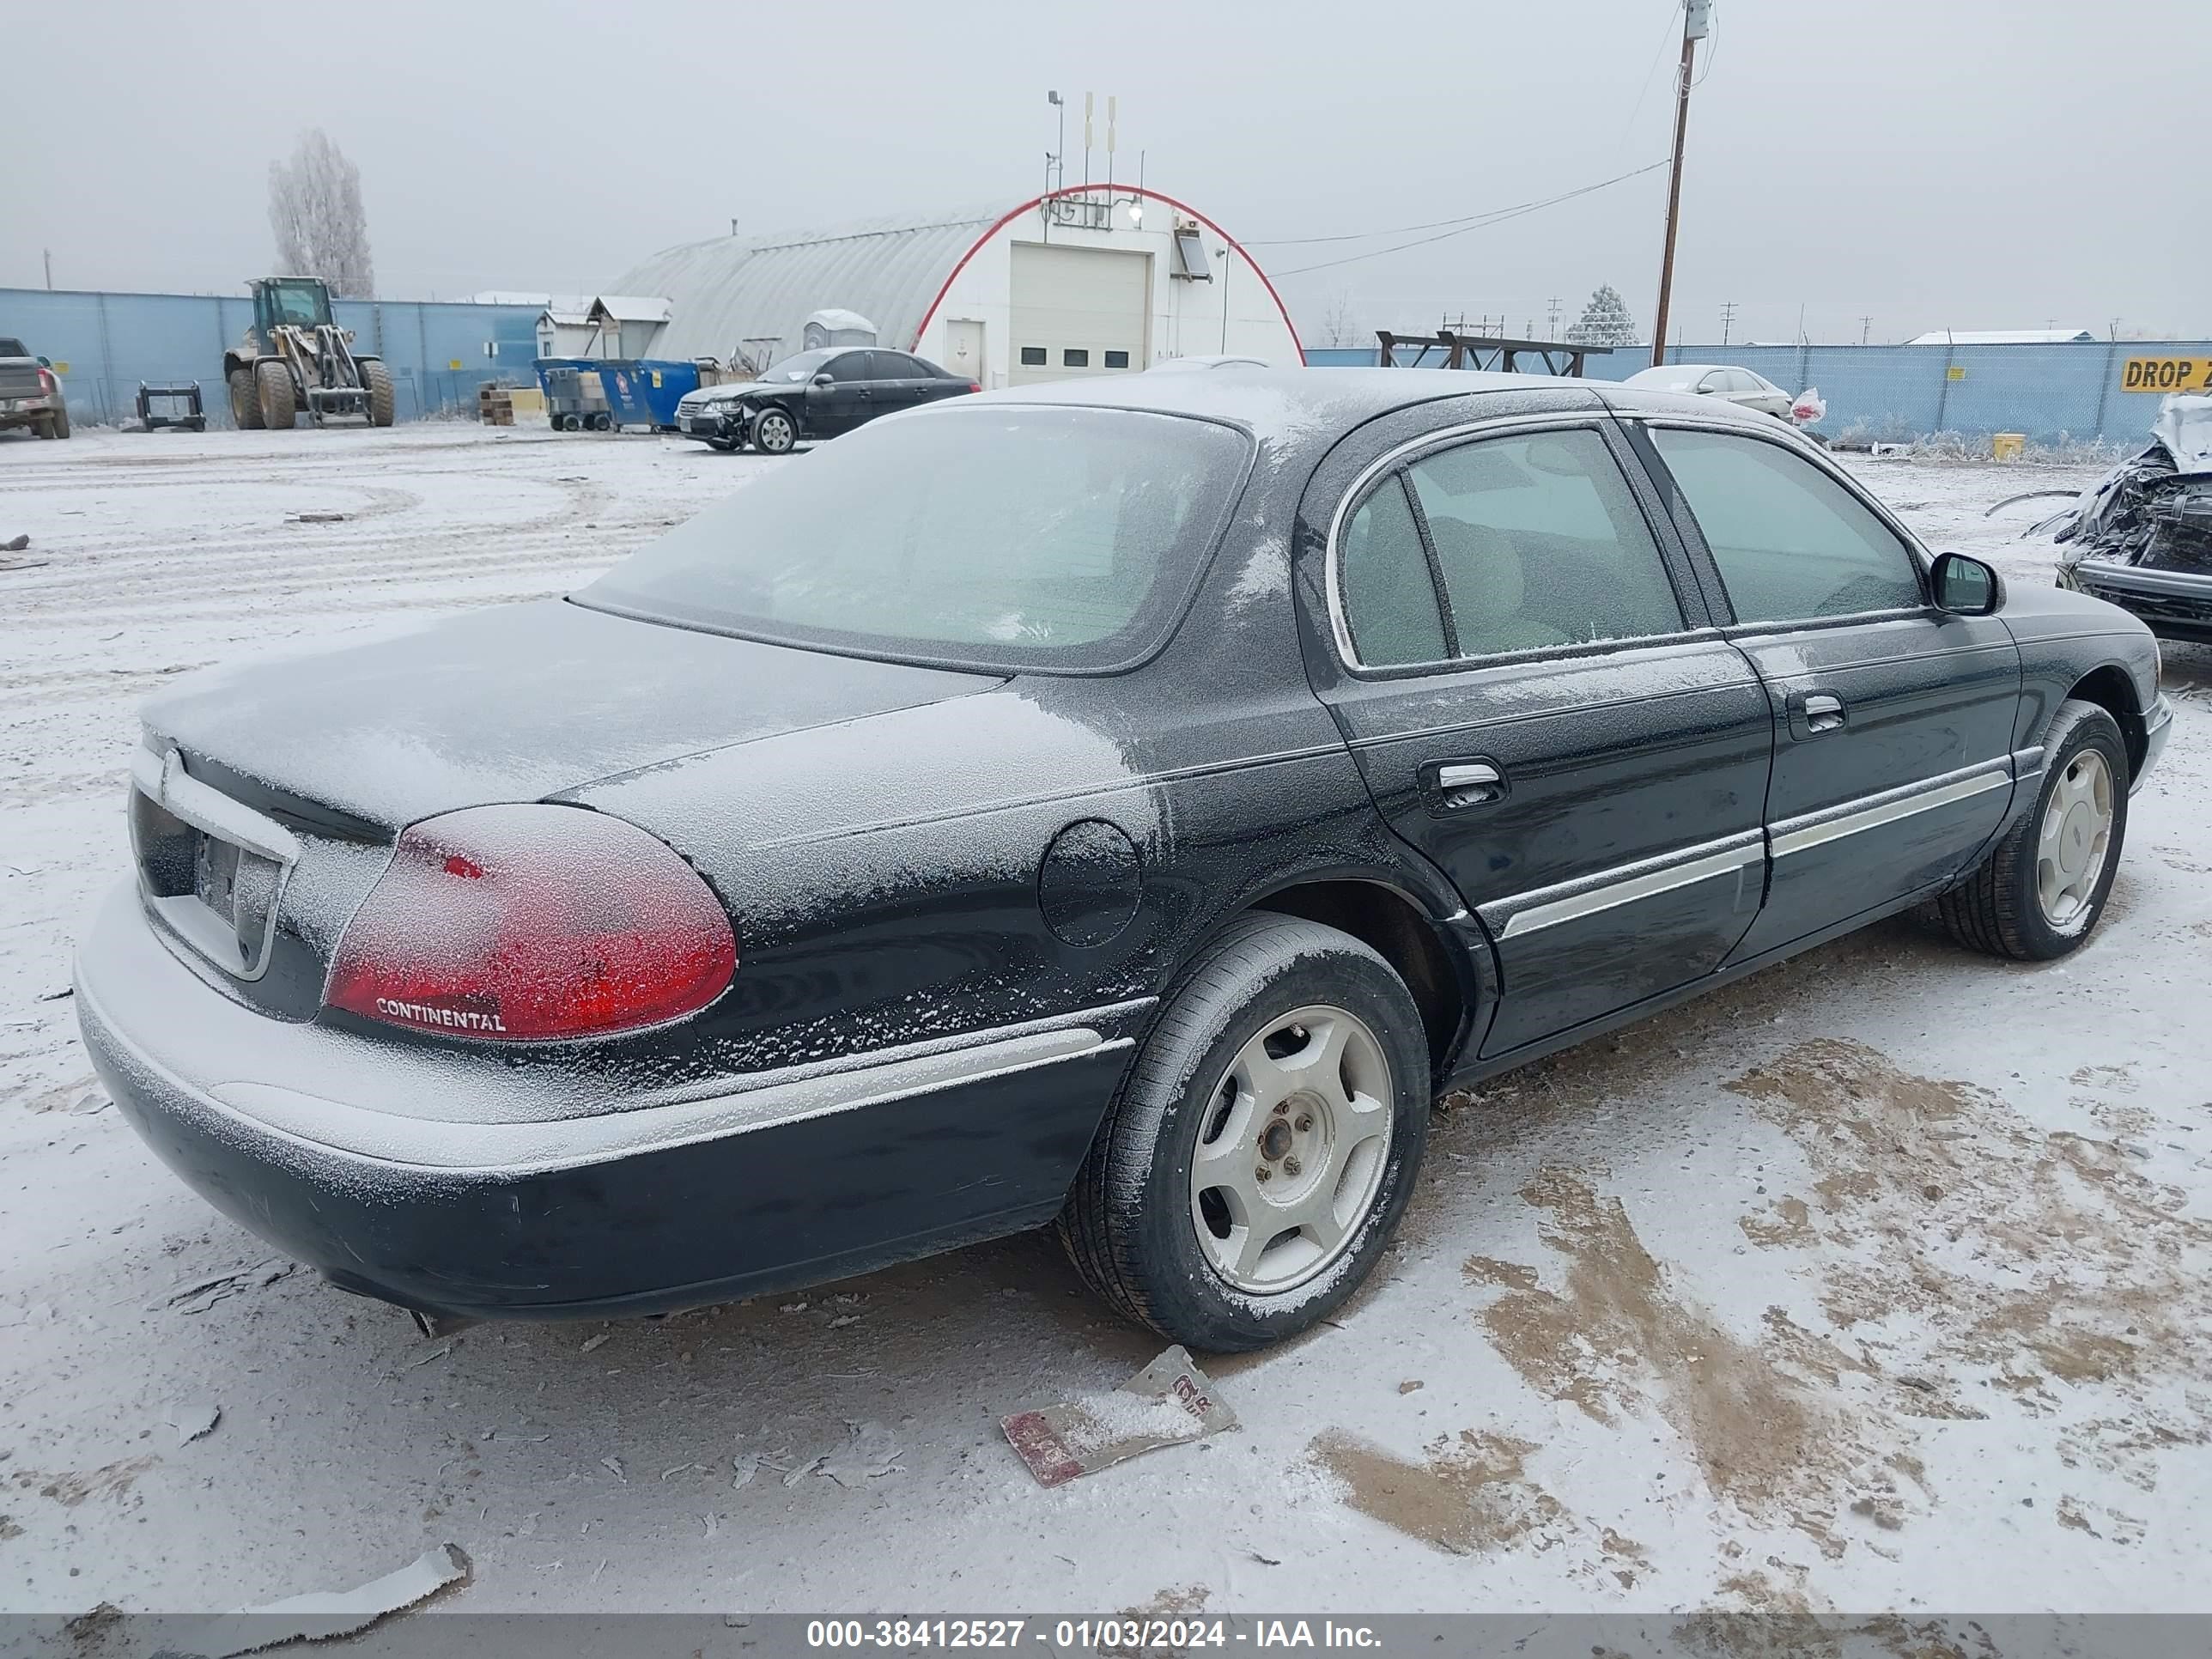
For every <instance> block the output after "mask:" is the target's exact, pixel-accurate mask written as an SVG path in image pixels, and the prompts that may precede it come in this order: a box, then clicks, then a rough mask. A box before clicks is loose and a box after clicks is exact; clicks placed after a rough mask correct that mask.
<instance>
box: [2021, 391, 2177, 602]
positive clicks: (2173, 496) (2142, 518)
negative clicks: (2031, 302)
mask: <svg viewBox="0 0 2212 1659" xmlns="http://www.w3.org/2000/svg"><path fill="white" fill-rule="evenodd" d="M2151 432H2152V442H2151V444H2150V447H2148V448H2147V449H2145V450H2144V451H2142V453H2140V454H2138V455H2136V456H2134V457H2132V458H2130V459H2128V460H2125V461H2123V462H2122V463H2121V464H2120V465H2118V466H2117V467H2115V468H2113V469H2112V471H2111V472H2109V473H2108V474H2106V477H2104V478H2103V480H2102V481H2100V483H2097V484H2095V485H2093V487H2092V488H2090V489H2085V490H2083V491H2082V492H2081V497H2080V499H2079V500H2078V501H2076V503H2075V506H2074V507H2073V508H2072V509H2070V510H2069V511H2068V512H2066V513H2061V514H2060V515H2059V516H2058V517H2057V518H2056V519H2050V520H2045V521H2044V523H2043V524H2042V525H2041V526H2038V527H2039V529H2043V530H2046V531H2048V530H2055V531H2056V532H2057V539H2058V540H2059V542H2060V543H2061V544H2063V545H2064V546H2065V547H2066V551H2065V552H2064V553H2063V554H2062V555H2061V556H2060V557H2059V563H2058V585H2059V586H2061V587H2070V588H2072V589H2074V590H2075V592H2081V593H2087V594H2091V595H2093V596H2094V597H2095V598H2097V599H2106V600H2109V601H2110V602H2111V603H2112V604H2113V605H2118V606H2119V607H2120V608H2121V609H2122V610H2124V611H2133V612H2134V613H2135V614H2136V616H2137V617H2141V618H2142V621H2143V622H2144V623H2147V624H2148V626H2149V628H2150V630H2151V632H2152V633H2154V634H2158V635H2163V636H2164V637H2166V639H2170V640H2191V641H2197V642H2198V643H2200V644H2212V397H2206V396H2176V397H2171V398H2166V401H2165V402H2164V403H2163V404H2160V406H2159V411H2158V419H2157V420H2156V421H2154V422H2152V425H2151Z"/></svg>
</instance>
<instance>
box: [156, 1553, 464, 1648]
mask: <svg viewBox="0 0 2212 1659" xmlns="http://www.w3.org/2000/svg"><path fill="white" fill-rule="evenodd" d="M468 1576H469V1559H468V1557H467V1556H465V1555H464V1554H463V1553H461V1552H460V1551H459V1549H457V1548H456V1547H454V1546H453V1545H451V1544H441V1545H440V1546H439V1547H437V1548H435V1549H434V1550H429V1551H426V1552H425V1553H423V1554H422V1555H420V1556H417V1557H416V1559H414V1560H412V1561H410V1562H409V1563H408V1564H407V1565H405V1566H404V1567H402V1568H400V1569H399V1570H398V1571H397V1572H388V1573H386V1574H385V1575H384V1577H381V1578H374V1579H371V1580H370V1581H369V1582H368V1583H366V1584H363V1585H362V1586H361V1587H360V1588H359V1589H349V1590H337V1591H331V1590H317V1591H312V1592H310V1593H309V1594H307V1595H294V1596H289V1597H287V1598H286V1599H285V1600H283V1601H271V1602H270V1603H269V1605H268V1606H266V1607H249V1608H246V1610H244V1611H242V1612H239V1613H228V1614H223V1615H220V1616H218V1617H216V1618H214V1619H210V1620H197V1621H194V1622H193V1624H192V1626H191V1629H190V1630H189V1631H180V1632H167V1630H166V1629H165V1633H164V1639H163V1641H162V1644H161V1645H162V1647H163V1648H164V1649H166V1650H167V1651H169V1652H172V1653H178V1654H191V1655H194V1656H197V1659H234V1656H236V1655H240V1654H246V1653H259V1652H262V1651H263V1650H265V1649H269V1648H274V1647H281V1646H283V1645H284V1644H288V1643H292V1642H328V1641H331V1640H334V1639H335V1638H338V1637H341V1636H351V1635H354V1634H356V1632H361V1631H364V1630H367V1629H368V1627H369V1626H371V1625H373V1624H374V1623H376V1621H377V1620H380V1619H386V1618H389V1617H390V1616H391V1615H392V1614H393V1613H399V1612H402V1611H404V1610H405V1609H406V1608H409V1607H416V1606H419V1605H420V1604H421V1603H422V1602H424V1601H428V1600H429V1599H430V1597H432V1596H433V1595H436V1594H437V1593H438V1592H439V1591H440V1590H441V1589H445V1588H446V1587H447V1585H449V1584H456V1583H460V1582H461V1581H462V1580H463V1579H465V1578H466V1577H468Z"/></svg>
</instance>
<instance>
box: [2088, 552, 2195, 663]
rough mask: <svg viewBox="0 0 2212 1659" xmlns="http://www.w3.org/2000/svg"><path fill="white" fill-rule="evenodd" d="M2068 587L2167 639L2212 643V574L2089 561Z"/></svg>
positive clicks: (2095, 560) (2096, 560)
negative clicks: (2121, 612)
mask: <svg viewBox="0 0 2212 1659" xmlns="http://www.w3.org/2000/svg"><path fill="white" fill-rule="evenodd" d="M2063 580H2064V585H2065V586H2069V587H2072V588H2074V589H2075V590H2076V591H2078V592H2083V593H2087V594H2088V595H2090V596H2091V597H2092V598H2093V599H2103V600H2104V601H2105V602H2106V604H2108V605H2118V606H2119V607H2120V609H2121V610H2123V611H2127V612H2129V613H2130V615H2132V616H2134V617H2137V618H2139V619H2140V620H2141V621H2142V623H2143V624H2144V625H2145V626H2146V627H2148V629H2150V631H2151V632H2152V633H2154V634H2156V635H2160V637H2162V638H2165V639H2170V640H2188V641H2197V642H2198V643H2212V575H2203V576H2200V575H2197V574H2192V573H2191V572H2189V571H2185V570H2158V569H2153V568H2146V567H2144V566H2142V565H2133V564H2107V563H2106V562H2103V561H2102V560H2099V559H2084V560H2082V561H2081V562H2080V563H2078V564H2074V565H2069V566H2067V567H2066V568H2065V570H2064V571H2063Z"/></svg>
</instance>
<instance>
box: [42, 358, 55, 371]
mask: <svg viewBox="0 0 2212 1659" xmlns="http://www.w3.org/2000/svg"><path fill="white" fill-rule="evenodd" d="M53 366H54V360H53V359H52V358H51V357H41V358H40V359H39V367H40V368H52V367H53Z"/></svg>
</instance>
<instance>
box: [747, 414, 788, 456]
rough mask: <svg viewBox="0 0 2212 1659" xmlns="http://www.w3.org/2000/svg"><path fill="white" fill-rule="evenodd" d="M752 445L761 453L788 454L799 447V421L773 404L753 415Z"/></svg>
mask: <svg viewBox="0 0 2212 1659" xmlns="http://www.w3.org/2000/svg"><path fill="white" fill-rule="evenodd" d="M750 436H751V440H752V446H753V447H754V448H755V449H757V450H758V451H760V453H762V454H763V455H788V454H790V453H791V452H792V451H793V450H794V449H796V448H797V447H799V422H798V420H797V418H796V417H795V416H793V415H792V413H791V411H790V410H784V409H778V408H776V407H775V405H774V404H770V405H769V407H768V408H766V409H763V410H761V412H760V413H759V414H757V415H756V416H753V429H752V432H751V435H750Z"/></svg>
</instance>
